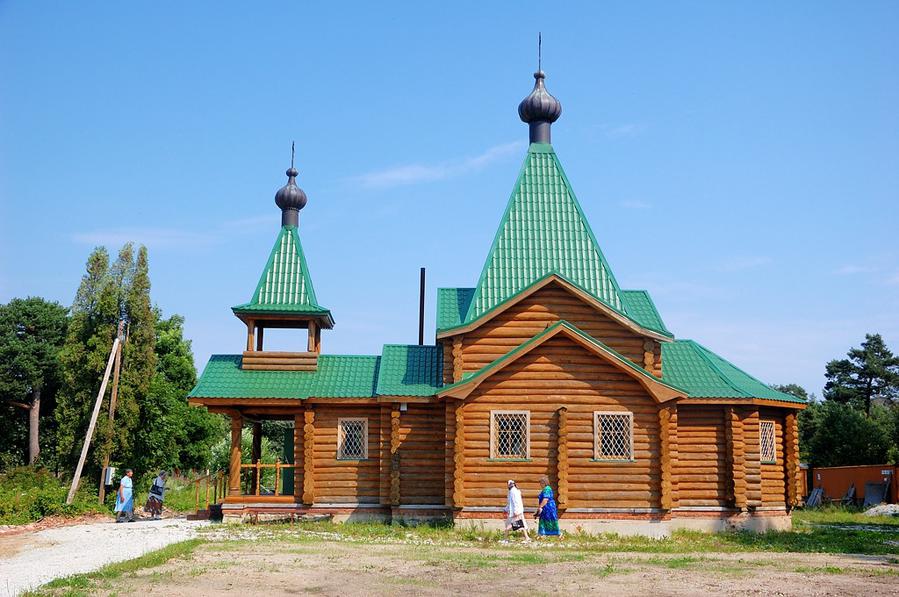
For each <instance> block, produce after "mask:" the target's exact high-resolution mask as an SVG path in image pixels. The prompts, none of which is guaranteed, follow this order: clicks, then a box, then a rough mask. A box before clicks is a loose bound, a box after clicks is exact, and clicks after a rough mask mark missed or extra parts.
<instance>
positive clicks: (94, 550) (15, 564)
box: [0, 517, 208, 597]
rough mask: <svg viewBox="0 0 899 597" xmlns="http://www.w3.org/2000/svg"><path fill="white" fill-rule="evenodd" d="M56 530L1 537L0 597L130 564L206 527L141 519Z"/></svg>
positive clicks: (193, 522) (172, 521)
mask: <svg viewBox="0 0 899 597" xmlns="http://www.w3.org/2000/svg"><path fill="white" fill-rule="evenodd" d="M102 520H103V521H102V522H97V521H95V522H94V523H92V524H77V525H69V526H59V527H55V528H49V529H44V530H40V531H37V532H31V533H15V534H7V535H4V536H0V597H6V596H7V595H17V594H19V593H20V592H22V591H24V590H27V589H30V588H34V587H37V586H39V585H41V584H43V583H45V582H48V581H50V580H52V579H54V578H58V577H61V576H68V575H71V574H77V573H79V572H89V571H92V570H96V569H98V568H101V567H102V566H104V565H106V564H109V563H111V562H118V561H122V560H130V559H132V558H136V557H138V556H140V555H143V554H145V553H147V552H148V551H153V550H155V549H160V548H162V547H165V546H166V545H169V544H170V543H175V542H177V541H184V540H185V539H190V538H191V537H193V536H195V534H196V530H197V528H199V527H200V526H203V525H205V524H208V523H205V522H195V521H186V520H183V519H181V520H177V519H176V520H158V521H151V520H141V521H138V522H134V523H121V524H116V523H115V522H113V521H112V519H110V518H108V517H104V518H103V519H102Z"/></svg>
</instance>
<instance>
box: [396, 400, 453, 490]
mask: <svg viewBox="0 0 899 597" xmlns="http://www.w3.org/2000/svg"><path fill="white" fill-rule="evenodd" d="M445 425H446V420H445V405H444V403H432V404H415V403H410V404H409V405H408V410H406V411H405V412H401V413H400V416H399V440H400V447H399V451H400V500H399V501H400V504H402V505H406V504H436V505H442V504H443V503H444V501H445V491H446V489H445V476H444V466H445V460H444V443H445V438H444V431H445V429H444V427H445Z"/></svg>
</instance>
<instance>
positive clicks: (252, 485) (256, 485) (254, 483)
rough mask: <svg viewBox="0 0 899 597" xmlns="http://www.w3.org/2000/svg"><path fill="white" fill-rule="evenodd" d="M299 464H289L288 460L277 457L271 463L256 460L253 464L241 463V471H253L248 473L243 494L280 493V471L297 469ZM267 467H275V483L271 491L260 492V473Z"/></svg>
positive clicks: (276, 494)
mask: <svg viewBox="0 0 899 597" xmlns="http://www.w3.org/2000/svg"><path fill="white" fill-rule="evenodd" d="M301 467H302V465H301V464H290V463H289V462H281V459H280V458H279V459H278V460H276V461H275V462H272V463H268V464H266V463H262V462H256V463H253V464H241V465H240V469H241V471H250V472H251V473H253V474H252V475H250V478H249V479H248V480H247V482H246V490H245V491H244V495H275V496H278V495H281V478H282V474H281V471H282V470H284V469H293V470H297V469H299V468H301ZM268 469H275V485H274V489H273V493H271V494H270V493H268V492H266V493H262V473H263V472H264V471H266V470H268ZM294 483H296V476H294Z"/></svg>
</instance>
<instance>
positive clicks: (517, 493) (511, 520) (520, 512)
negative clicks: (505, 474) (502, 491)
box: [506, 479, 531, 541]
mask: <svg viewBox="0 0 899 597" xmlns="http://www.w3.org/2000/svg"><path fill="white" fill-rule="evenodd" d="M508 487H509V493H508V496H507V498H506V539H508V538H509V533H511V532H512V531H519V530H520V531H522V532H523V533H524V540H525V541H530V540H531V538H530V537H529V536H528V524H527V522H526V521H525V519H524V502H523V501H522V500H521V490H520V489H518V486H517V485H516V484H515V481H513V480H512V479H509V482H508Z"/></svg>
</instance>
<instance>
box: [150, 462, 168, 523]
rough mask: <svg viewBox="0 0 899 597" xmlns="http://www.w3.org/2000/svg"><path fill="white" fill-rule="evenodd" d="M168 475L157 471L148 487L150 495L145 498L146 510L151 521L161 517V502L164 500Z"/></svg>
mask: <svg viewBox="0 0 899 597" xmlns="http://www.w3.org/2000/svg"><path fill="white" fill-rule="evenodd" d="M167 477H168V473H167V472H165V471H159V474H158V475H156V478H155V479H153V484H152V485H150V495H149V496H148V497H147V505H146V510H147V511H149V512H150V516H151V517H152V518H153V520H159V519H160V518H161V517H162V502H163V500H164V499H165V480H166V478H167Z"/></svg>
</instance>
